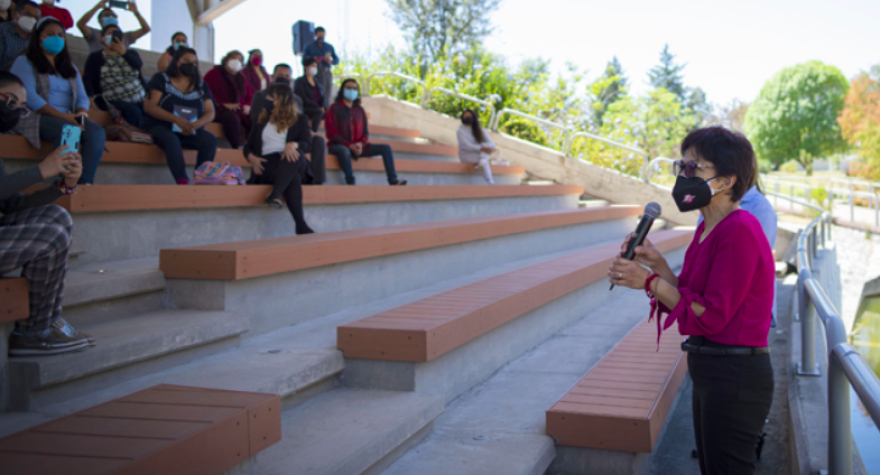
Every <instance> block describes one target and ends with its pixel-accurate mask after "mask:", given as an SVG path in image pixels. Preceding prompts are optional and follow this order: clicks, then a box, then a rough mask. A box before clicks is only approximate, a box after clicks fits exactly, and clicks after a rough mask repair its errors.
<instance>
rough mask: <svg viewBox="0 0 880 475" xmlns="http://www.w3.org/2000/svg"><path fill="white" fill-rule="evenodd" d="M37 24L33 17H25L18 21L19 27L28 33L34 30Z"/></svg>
mask: <svg viewBox="0 0 880 475" xmlns="http://www.w3.org/2000/svg"><path fill="white" fill-rule="evenodd" d="M36 24H37V19H36V18H34V17H32V16H23V17H20V18H19V19H18V26H19V27H21V29H22V30H24V31H26V32H28V33H30V32H31V31H33V30H34V25H36Z"/></svg>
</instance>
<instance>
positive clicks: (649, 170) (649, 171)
mask: <svg viewBox="0 0 880 475" xmlns="http://www.w3.org/2000/svg"><path fill="white" fill-rule="evenodd" d="M658 163H675V160H673V159H671V158H666V157H657V158H655V159H653V160H651V161H649V162H648V163H646V164H644V165H643V166H642V171H641V172H640V173H639V178H641V179H642V180H643V181H644V182H645V183H650V182H651V177H652V176H653V170H654V166H655V165H657V164H658Z"/></svg>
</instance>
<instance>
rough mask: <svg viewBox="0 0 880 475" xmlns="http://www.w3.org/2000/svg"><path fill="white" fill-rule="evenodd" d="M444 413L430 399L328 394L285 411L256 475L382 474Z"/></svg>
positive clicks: (392, 393) (423, 396) (365, 392)
mask: <svg viewBox="0 0 880 475" xmlns="http://www.w3.org/2000/svg"><path fill="white" fill-rule="evenodd" d="M442 412H443V400H442V399H441V398H440V397H438V396H435V395H430V394H417V393H410V392H395V391H377V390H345V389H337V390H334V391H330V392H328V393H326V394H323V395H321V397H318V398H315V399H313V400H311V401H309V402H307V403H305V404H303V405H301V406H299V407H296V408H294V409H291V410H288V411H285V412H284V414H283V417H282V420H281V424H282V439H281V442H279V443H277V444H275V445H273V446H272V447H270V448H269V449H267V450H265V451H264V452H261V453H260V454H259V455H257V457H256V464H255V465H256V471H255V472H256V473H257V474H260V475H287V474H294V473H295V474H297V475H352V474H364V473H378V472H379V471H381V470H382V469H384V468H385V467H387V466H388V465H389V464H391V463H393V462H394V460H396V458H397V457H399V456H400V455H401V454H402V453H403V452H405V451H406V450H407V449H409V448H410V447H411V446H413V445H415V444H417V443H418V442H419V441H420V440H422V439H423V438H424V437H425V435H427V434H428V432H429V431H430V429H431V424H432V422H433V421H434V419H436V418H437V416H439V415H440V414H441V413H442ZM448 468H449V467H448V466H447V469H448ZM412 473H417V472H412ZM446 473H455V472H448V471H447V472H446ZM485 473H490V472H485ZM499 473H500V472H499Z"/></svg>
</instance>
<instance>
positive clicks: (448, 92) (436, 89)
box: [421, 87, 495, 124]
mask: <svg viewBox="0 0 880 475" xmlns="http://www.w3.org/2000/svg"><path fill="white" fill-rule="evenodd" d="M435 92H442V93H443V94H446V95H447V96H454V97H457V98H459V99H464V100H466V101H471V102H473V103H476V104H480V105H481V106H483V107H488V108H489V121H488V122H486V123H487V124H491V123H493V122H494V121H495V106H493V105H492V103H491V102H489V101H486V100H483V99H478V98H476V97H474V96H469V95H467V94H462V93H460V92H455V91H453V90H451V89H446V88H445V87H432V88H431V89H428V90H427V91H426V92H425V96H424V97H423V98H422V104H421V106H422V107H423V108H427V107H428V101H429V100H430V99H431V95H432V94H434V93H435Z"/></svg>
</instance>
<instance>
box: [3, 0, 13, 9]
mask: <svg viewBox="0 0 880 475" xmlns="http://www.w3.org/2000/svg"><path fill="white" fill-rule="evenodd" d="M9 5H12V0H0V10H9Z"/></svg>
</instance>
